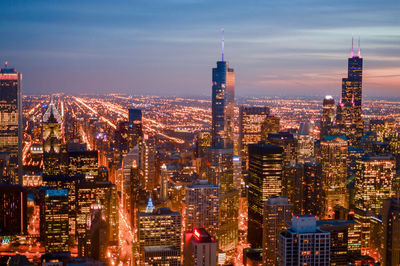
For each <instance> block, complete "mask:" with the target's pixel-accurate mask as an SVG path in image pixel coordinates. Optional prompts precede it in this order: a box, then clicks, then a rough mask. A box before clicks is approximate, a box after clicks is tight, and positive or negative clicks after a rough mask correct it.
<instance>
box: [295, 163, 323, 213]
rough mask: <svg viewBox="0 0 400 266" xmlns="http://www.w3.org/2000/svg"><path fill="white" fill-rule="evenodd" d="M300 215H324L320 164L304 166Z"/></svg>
mask: <svg viewBox="0 0 400 266" xmlns="http://www.w3.org/2000/svg"><path fill="white" fill-rule="evenodd" d="M302 190H303V192H302V201H301V202H302V206H301V209H302V214H313V215H317V216H319V217H322V216H323V215H324V213H325V212H324V211H325V202H326V196H325V191H324V188H323V180H322V165H321V164H320V163H305V164H304V179H303V183H302Z"/></svg>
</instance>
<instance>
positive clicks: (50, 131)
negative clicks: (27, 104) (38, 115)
mask: <svg viewBox="0 0 400 266" xmlns="http://www.w3.org/2000/svg"><path fill="white" fill-rule="evenodd" d="M61 124H62V117H61V115H60V113H59V112H58V110H57V108H56V106H55V104H54V102H53V97H51V101H50V105H49V107H48V109H47V111H46V112H45V113H44V115H43V124H42V138H43V174H45V175H60V174H63V169H62V168H63V165H62V163H61V152H62V151H61V144H62V131H61Z"/></svg>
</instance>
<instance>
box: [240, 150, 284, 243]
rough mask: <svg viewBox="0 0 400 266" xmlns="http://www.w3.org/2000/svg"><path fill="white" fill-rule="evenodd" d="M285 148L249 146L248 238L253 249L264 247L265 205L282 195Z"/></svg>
mask: <svg viewBox="0 0 400 266" xmlns="http://www.w3.org/2000/svg"><path fill="white" fill-rule="evenodd" d="M282 154H283V148H281V147H279V146H276V145H272V144H268V143H265V142H259V143H258V144H250V145H249V180H248V186H249V189H248V216H249V225H248V228H249V230H248V236H247V240H248V242H249V243H250V244H251V247H252V248H261V246H262V234H260V232H261V231H262V223H263V209H264V203H265V202H266V201H267V200H268V198H269V197H271V196H277V195H278V196H280V195H281V193H282Z"/></svg>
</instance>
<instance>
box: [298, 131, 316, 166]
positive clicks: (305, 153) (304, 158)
mask: <svg viewBox="0 0 400 266" xmlns="http://www.w3.org/2000/svg"><path fill="white" fill-rule="evenodd" d="M294 137H295V139H296V140H297V163H299V164H303V163H305V162H310V161H312V160H313V159H314V137H313V136H311V135H309V134H307V135H304V134H295V135H294Z"/></svg>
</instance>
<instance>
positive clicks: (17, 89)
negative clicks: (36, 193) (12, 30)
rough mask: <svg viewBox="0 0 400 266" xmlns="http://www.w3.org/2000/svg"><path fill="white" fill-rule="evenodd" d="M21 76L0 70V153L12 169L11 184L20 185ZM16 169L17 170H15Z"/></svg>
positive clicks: (13, 72)
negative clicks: (4, 155)
mask: <svg viewBox="0 0 400 266" xmlns="http://www.w3.org/2000/svg"><path fill="white" fill-rule="evenodd" d="M21 82H22V74H21V73H19V72H17V71H16V70H15V69H13V68H8V67H7V64H6V65H5V67H4V68H0V114H1V115H0V117H1V120H0V126H1V127H0V152H1V153H7V154H8V155H9V157H8V163H7V164H8V165H9V166H10V167H12V168H13V169H14V171H13V172H14V174H13V176H12V182H13V183H14V184H20V185H22V143H23V142H22V96H21V87H22V85H21ZM17 169H18V170H17Z"/></svg>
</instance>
